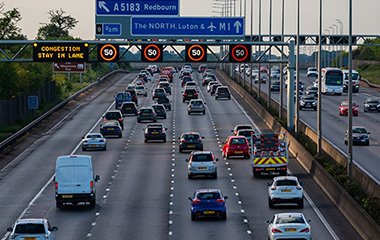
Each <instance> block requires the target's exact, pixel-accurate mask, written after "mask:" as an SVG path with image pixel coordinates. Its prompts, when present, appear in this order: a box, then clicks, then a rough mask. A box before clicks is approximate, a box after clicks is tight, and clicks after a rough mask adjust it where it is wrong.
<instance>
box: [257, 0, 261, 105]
mask: <svg viewBox="0 0 380 240" xmlns="http://www.w3.org/2000/svg"><path fill="white" fill-rule="evenodd" d="M259 41H260V42H261V0H259ZM259 56H261V44H260V45H259ZM257 77H258V84H259V92H258V94H257V99H258V100H259V102H261V98H260V95H261V83H260V81H261V64H260V61H259V72H258V75H257Z"/></svg>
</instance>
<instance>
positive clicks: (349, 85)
mask: <svg viewBox="0 0 380 240" xmlns="http://www.w3.org/2000/svg"><path fill="white" fill-rule="evenodd" d="M348 15H349V21H348V41H349V45H348V109H349V110H351V109H352V0H349V14H348ZM347 140H348V141H347V146H348V148H347V152H348V166H347V172H348V176H349V178H350V182H351V183H352V181H353V180H354V177H353V175H352V165H353V158H352V111H348V139H347Z"/></svg>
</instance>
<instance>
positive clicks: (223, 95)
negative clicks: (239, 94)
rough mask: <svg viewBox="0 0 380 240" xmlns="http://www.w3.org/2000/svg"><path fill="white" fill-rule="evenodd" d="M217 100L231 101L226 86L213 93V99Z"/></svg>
mask: <svg viewBox="0 0 380 240" xmlns="http://www.w3.org/2000/svg"><path fill="white" fill-rule="evenodd" d="M219 98H227V99H228V100H229V99H231V93H230V90H229V89H228V87H226V86H220V87H218V88H217V89H216V91H215V99H219Z"/></svg>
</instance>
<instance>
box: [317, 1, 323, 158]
mask: <svg viewBox="0 0 380 240" xmlns="http://www.w3.org/2000/svg"><path fill="white" fill-rule="evenodd" d="M321 54H322V0H319V41H318V108H317V118H318V119H317V135H318V142H317V153H318V155H319V156H321V155H322V94H321V88H322V81H321V79H322V78H321V75H322V56H321Z"/></svg>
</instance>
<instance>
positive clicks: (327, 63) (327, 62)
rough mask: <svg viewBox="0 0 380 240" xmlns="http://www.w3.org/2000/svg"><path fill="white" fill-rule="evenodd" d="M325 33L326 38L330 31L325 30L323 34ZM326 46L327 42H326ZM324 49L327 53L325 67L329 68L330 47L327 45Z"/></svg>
mask: <svg viewBox="0 0 380 240" xmlns="http://www.w3.org/2000/svg"><path fill="white" fill-rule="evenodd" d="M326 32H327V36H330V31H329V30H328V29H325V33H326ZM326 44H327V42H326ZM326 49H327V53H325V67H329V66H330V54H329V52H330V46H328V45H327V47H326ZM326 55H327V56H326Z"/></svg>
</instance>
